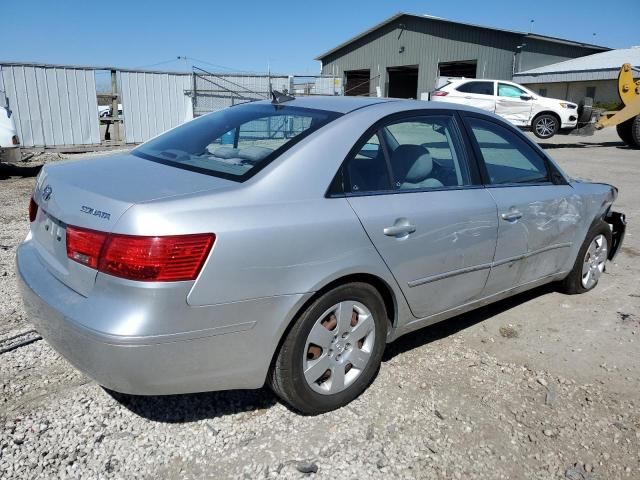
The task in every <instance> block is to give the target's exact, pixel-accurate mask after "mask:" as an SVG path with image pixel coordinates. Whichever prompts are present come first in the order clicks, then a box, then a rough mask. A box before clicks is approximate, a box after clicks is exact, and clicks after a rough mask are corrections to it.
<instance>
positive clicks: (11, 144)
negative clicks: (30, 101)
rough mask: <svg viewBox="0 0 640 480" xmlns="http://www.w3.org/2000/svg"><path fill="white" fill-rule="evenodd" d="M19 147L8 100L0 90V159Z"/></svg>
mask: <svg viewBox="0 0 640 480" xmlns="http://www.w3.org/2000/svg"><path fill="white" fill-rule="evenodd" d="M19 146H20V139H19V138H18V130H17V129H16V124H15V122H14V116H13V114H12V112H11V109H10V108H9V99H8V98H7V96H6V95H5V93H4V92H3V91H2V90H0V159H1V158H4V157H5V156H7V157H8V156H9V153H14V151H17V148H18V147H19Z"/></svg>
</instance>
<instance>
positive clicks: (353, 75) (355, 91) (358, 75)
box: [344, 69, 371, 97]
mask: <svg viewBox="0 0 640 480" xmlns="http://www.w3.org/2000/svg"><path fill="white" fill-rule="evenodd" d="M344 77H345V78H344V81H345V85H344V94H345V95H347V96H351V97H368V96H369V95H370V94H369V92H370V91H371V70H369V69H367V70H349V71H346V72H344Z"/></svg>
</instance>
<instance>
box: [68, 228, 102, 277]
mask: <svg viewBox="0 0 640 480" xmlns="http://www.w3.org/2000/svg"><path fill="white" fill-rule="evenodd" d="M107 235H108V234H106V233H104V232H97V231H95V230H88V229H86V228H78V227H72V226H71V225H69V226H67V257H69V258H70V259H71V260H73V261H74V262H78V263H80V264H82V265H85V266H87V267H89V268H96V269H97V268H98V265H99V262H100V252H101V251H102V246H103V245H104V242H105V241H106V240H107Z"/></svg>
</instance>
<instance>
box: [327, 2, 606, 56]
mask: <svg viewBox="0 0 640 480" xmlns="http://www.w3.org/2000/svg"><path fill="white" fill-rule="evenodd" d="M405 16H406V17H412V18H417V19H420V20H430V21H436V22H443V23H448V24H455V25H464V26H467V27H473V28H481V29H483V30H490V31H494V32H502V33H511V34H514V35H522V36H524V37H527V38H531V39H534V40H543V41H547V42H554V43H562V44H565V45H572V46H577V47H585V48H591V49H594V50H603V51H605V50H609V48H608V47H603V46H601V45H592V44H589V43H583V42H576V41H573V40H566V39H564V38H557V37H549V36H546V35H538V34H535V33H526V32H519V31H516V30H506V29H504V28H495V27H487V26H486V25H477V24H475V23H466V22H456V21H453V20H447V19H445V18H440V17H434V16H432V15H416V14H413V13H406V12H398V13H396V14H395V15H393V16H391V17H389V18H387V19H386V20H384V21H383V22H380V23H378V24H377V25H374V26H373V27H371V28H369V29H367V30H365V31H364V32H362V33H360V34H358V35H356V36H355V37H352V38H350V39H349V40H347V41H346V42H343V43H341V44H340V45H338V46H337V47H334V48H332V49H331V50H328V51H326V52H324V53H322V54H320V55H318V56H317V57H316V58H315V59H314V60H320V61H321V60H322V59H323V58H325V57H327V56H329V55H331V54H332V53H335V52H337V51H338V50H341V49H342V48H344V47H346V46H347V45H350V44H351V43H353V42H355V41H356V40H359V39H361V38H363V37H365V36H367V35H369V34H370V33H372V32H375V31H376V30H378V29H380V28H382V27H384V26H386V25H388V24H390V23H393V22H394V21H396V20H398V19H399V18H400V17H405Z"/></svg>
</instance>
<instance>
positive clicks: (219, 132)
mask: <svg viewBox="0 0 640 480" xmlns="http://www.w3.org/2000/svg"><path fill="white" fill-rule="evenodd" d="M339 116H340V114H339V113H336V112H328V111H324V110H312V109H308V108H299V107H290V106H286V105H268V104H251V105H239V106H236V107H231V108H226V109H224V110H221V111H219V112H216V113H211V114H209V115H205V116H203V117H200V118H198V119H196V120H193V121H191V122H187V123H185V124H184V125H181V126H180V127H177V128H175V129H173V130H170V131H168V132H167V133H164V134H162V135H160V136H159V137H156V138H154V139H152V140H149V141H148V142H146V143H144V144H142V145H140V146H139V147H138V148H136V149H135V150H133V152H132V153H133V154H134V155H136V156H138V157H141V158H145V159H147V160H152V161H154V162H159V163H163V164H166V165H171V166H174V167H178V168H183V169H186V170H192V171H196V172H200V173H205V174H208V175H214V176H218V177H223V178H228V179H230V180H236V181H243V180H245V179H247V178H249V177H251V176H252V175H254V174H255V173H257V172H258V171H259V170H260V169H262V168H264V167H265V166H266V165H267V164H268V163H269V162H271V161H272V160H274V159H275V158H276V157H278V156H279V155H281V154H282V153H283V152H284V151H286V150H287V149H288V148H290V147H292V146H293V145H295V144H296V143H297V142H299V141H300V140H302V139H303V138H304V137H306V136H307V135H309V134H311V133H312V132H314V131H315V130H317V129H319V128H320V127H322V126H324V125H326V124H327V123H329V122H330V121H332V120H334V119H335V118H337V117H339Z"/></svg>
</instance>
